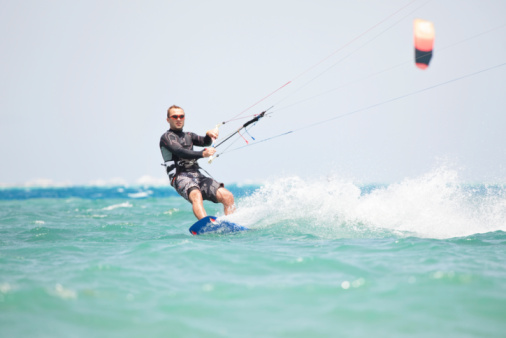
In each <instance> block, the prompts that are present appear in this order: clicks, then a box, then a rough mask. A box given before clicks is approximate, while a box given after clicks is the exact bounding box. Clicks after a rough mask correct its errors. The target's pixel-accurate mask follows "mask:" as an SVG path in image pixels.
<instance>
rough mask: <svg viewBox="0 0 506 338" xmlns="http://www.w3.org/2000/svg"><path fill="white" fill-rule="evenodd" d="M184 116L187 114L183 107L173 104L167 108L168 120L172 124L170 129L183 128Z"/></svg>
mask: <svg viewBox="0 0 506 338" xmlns="http://www.w3.org/2000/svg"><path fill="white" fill-rule="evenodd" d="M184 118H185V114H184V110H183V108H181V107H178V106H176V105H173V106H170V108H169V109H167V122H169V124H170V129H172V130H176V131H179V130H183V127H184Z"/></svg>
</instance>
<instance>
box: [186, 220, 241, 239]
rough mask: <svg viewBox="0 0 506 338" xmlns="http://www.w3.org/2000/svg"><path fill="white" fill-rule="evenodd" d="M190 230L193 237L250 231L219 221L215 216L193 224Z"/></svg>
mask: <svg viewBox="0 0 506 338" xmlns="http://www.w3.org/2000/svg"><path fill="white" fill-rule="evenodd" d="M189 230H190V233H191V234H192V235H202V234H207V233H219V234H224V233H229V232H237V231H245V230H249V229H248V228H246V227H243V226H242V225H237V224H235V223H232V222H229V221H227V220H217V219H216V217H215V216H207V217H204V218H202V219H201V220H199V221H197V222H196V223H195V224H193V225H192V226H191V227H190V229H189Z"/></svg>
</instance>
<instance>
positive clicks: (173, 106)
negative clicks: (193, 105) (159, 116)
mask: <svg viewBox="0 0 506 338" xmlns="http://www.w3.org/2000/svg"><path fill="white" fill-rule="evenodd" d="M171 109H181V110H183V108H181V107H179V106H176V105H175V104H173V105H172V106H170V107H169V109H167V118H169V117H170V110H171Z"/></svg>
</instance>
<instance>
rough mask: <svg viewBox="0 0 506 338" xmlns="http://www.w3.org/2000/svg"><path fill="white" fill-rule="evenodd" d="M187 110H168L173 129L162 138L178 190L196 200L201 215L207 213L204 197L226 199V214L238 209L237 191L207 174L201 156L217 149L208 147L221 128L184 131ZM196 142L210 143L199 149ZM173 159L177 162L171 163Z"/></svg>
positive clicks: (197, 213)
mask: <svg viewBox="0 0 506 338" xmlns="http://www.w3.org/2000/svg"><path fill="white" fill-rule="evenodd" d="M185 117H186V116H185V112H184V110H183V109H182V108H181V107H178V106H176V105H173V106H171V107H170V108H169V109H168V110H167V122H168V123H169V125H170V129H169V130H167V131H166V132H165V133H164V134H163V135H162V137H161V138H160V150H161V151H162V157H163V160H164V162H165V163H164V165H165V166H166V167H167V175H168V176H169V179H170V182H171V185H172V186H173V187H174V189H176V191H177V192H178V193H179V194H180V195H181V196H182V197H184V198H185V199H186V200H187V201H189V202H190V203H191V204H192V207H193V213H194V214H195V217H197V219H199V220H200V219H202V218H204V217H206V216H207V213H206V210H205V208H204V203H203V202H204V200H209V201H212V202H214V203H222V204H223V209H224V212H225V215H229V214H231V213H233V212H234V211H235V204H234V195H233V194H232V193H231V192H230V191H228V190H227V189H226V188H225V185H224V184H223V183H219V182H217V181H216V180H214V179H212V178H210V177H207V176H204V175H203V174H202V173H201V172H200V171H199V169H200V167H199V165H198V163H197V160H198V159H200V158H203V157H210V156H212V155H214V154H215V153H216V149H215V148H212V147H208V146H210V145H211V144H212V143H213V140H214V139H216V138H218V134H219V132H218V129H211V130H208V131H207V132H206V136H199V135H197V134H195V133H192V132H184V131H183V127H184V122H185ZM193 146H200V147H207V148H204V150H200V151H195V150H193ZM171 162H173V163H171Z"/></svg>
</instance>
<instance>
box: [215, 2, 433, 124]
mask: <svg viewBox="0 0 506 338" xmlns="http://www.w3.org/2000/svg"><path fill="white" fill-rule="evenodd" d="M417 1H418V0H412V1H411V2H409V3H408V4H406V5H404V6H402V7H401V8H399V9H398V10H396V11H395V12H393V13H391V14H389V15H388V16H387V17H385V18H384V19H382V20H380V21H379V22H378V23H376V24H374V25H373V26H371V27H370V28H369V29H367V30H365V31H364V32H362V33H361V34H359V35H358V36H356V37H354V38H353V39H351V40H350V41H348V42H347V43H346V44H344V45H343V46H341V47H340V48H338V49H337V50H335V51H334V52H332V53H331V54H330V55H328V56H326V57H325V58H323V59H321V60H320V61H318V62H317V63H315V64H314V65H312V66H311V67H309V68H307V69H306V70H304V71H303V72H301V73H300V74H299V75H297V76H295V77H294V78H293V79H292V80H290V81H288V82H286V83H285V84H283V85H282V86H281V87H279V88H277V89H276V90H274V91H272V92H271V93H270V94H268V95H266V96H265V97H263V98H262V99H260V100H259V101H257V102H255V103H254V104H253V105H251V106H249V107H248V108H246V109H244V110H243V111H242V112H240V113H238V114H237V115H235V116H234V117H232V118H231V119H230V120H227V121H225V122H223V124H225V123H227V122H229V121H232V120H234V119H236V118H237V117H239V116H241V115H242V114H244V113H246V112H247V111H248V110H250V109H251V108H253V107H255V106H256V105H258V104H259V103H261V102H263V101H264V100H266V99H267V98H269V97H271V96H272V95H274V94H275V93H277V92H278V91H280V90H281V89H283V88H285V87H287V86H288V85H289V84H291V83H293V82H294V81H296V80H297V79H299V78H300V77H302V76H303V75H305V74H306V73H308V72H310V71H311V70H313V69H314V68H316V67H318V66H319V65H320V64H322V63H323V62H325V61H327V60H328V59H330V58H331V57H333V56H334V55H336V54H337V53H339V52H340V51H341V50H343V49H344V48H345V47H347V46H349V45H350V44H352V43H353V42H355V41H357V40H358V39H360V38H361V37H362V36H364V35H366V34H368V33H369V32H370V31H372V30H373V29H375V28H376V27H378V26H379V25H381V24H382V23H384V22H386V21H387V20H389V19H390V18H391V17H393V16H395V15H396V14H397V13H399V12H401V11H402V10H404V9H405V8H406V7H409V6H411V5H412V4H413V3H415V2H417ZM429 1H431V0H429Z"/></svg>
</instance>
